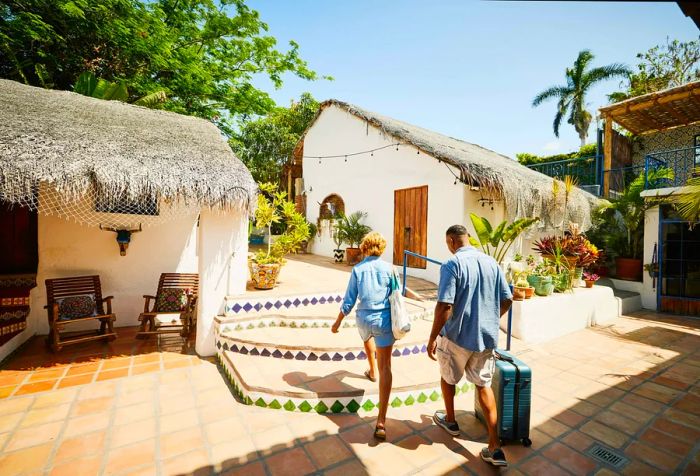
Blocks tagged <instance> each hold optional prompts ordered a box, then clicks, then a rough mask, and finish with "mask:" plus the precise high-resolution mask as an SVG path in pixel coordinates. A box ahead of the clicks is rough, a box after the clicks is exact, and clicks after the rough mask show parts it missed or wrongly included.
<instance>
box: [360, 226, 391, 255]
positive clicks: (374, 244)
mask: <svg viewBox="0 0 700 476" xmlns="http://www.w3.org/2000/svg"><path fill="white" fill-rule="evenodd" d="M385 249H386V240H385V239H384V237H383V236H382V234H381V233H379V232H377V231H373V232H370V233H367V234H366V235H365V237H364V238H362V243H360V251H361V252H362V254H363V255H365V256H381V255H382V253H384V250H385Z"/></svg>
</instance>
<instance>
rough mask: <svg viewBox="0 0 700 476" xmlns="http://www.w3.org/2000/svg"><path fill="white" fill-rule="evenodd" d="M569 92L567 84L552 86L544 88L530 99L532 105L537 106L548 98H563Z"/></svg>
mask: <svg viewBox="0 0 700 476" xmlns="http://www.w3.org/2000/svg"><path fill="white" fill-rule="evenodd" d="M570 94H571V90H570V89H569V88H568V87H567V86H552V87H550V88H547V89H545V90H544V91H542V92H541V93H539V94H538V95H537V96H535V99H533V100H532V107H537V106H539V105H540V104H542V103H543V102H544V101H546V100H548V99H553V98H558V99H563V98H566V97H568V96H569V95H570Z"/></svg>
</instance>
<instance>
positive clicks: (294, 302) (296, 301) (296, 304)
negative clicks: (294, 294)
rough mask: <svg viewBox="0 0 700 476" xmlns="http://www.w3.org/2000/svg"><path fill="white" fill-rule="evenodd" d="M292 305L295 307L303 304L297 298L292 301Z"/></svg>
mask: <svg viewBox="0 0 700 476" xmlns="http://www.w3.org/2000/svg"><path fill="white" fill-rule="evenodd" d="M292 304H294V306H299V304H301V301H300V300H299V298H296V299H295V300H294V301H292Z"/></svg>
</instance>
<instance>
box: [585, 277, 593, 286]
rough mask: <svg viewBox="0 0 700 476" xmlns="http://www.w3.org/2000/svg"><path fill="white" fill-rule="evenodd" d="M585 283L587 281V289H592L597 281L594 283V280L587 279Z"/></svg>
mask: <svg viewBox="0 0 700 476" xmlns="http://www.w3.org/2000/svg"><path fill="white" fill-rule="evenodd" d="M585 281H586V287H587V288H592V287H593V285H594V284H595V281H593V280H591V279H586V280H585Z"/></svg>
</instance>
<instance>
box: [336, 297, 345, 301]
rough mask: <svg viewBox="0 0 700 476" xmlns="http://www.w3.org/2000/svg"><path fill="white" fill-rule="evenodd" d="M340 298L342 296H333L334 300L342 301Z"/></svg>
mask: <svg viewBox="0 0 700 476" xmlns="http://www.w3.org/2000/svg"><path fill="white" fill-rule="evenodd" d="M342 300H343V298H342V297H340V296H336V297H335V302H340V301H342Z"/></svg>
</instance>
